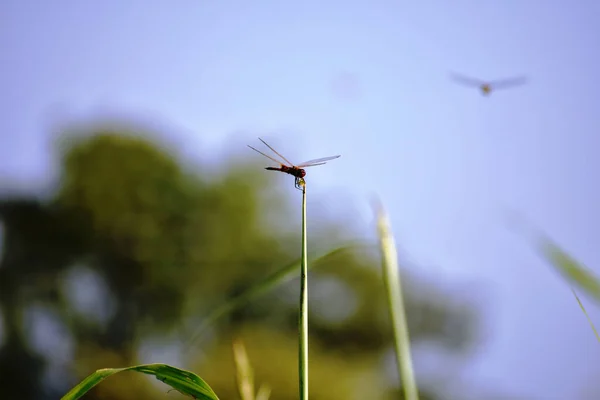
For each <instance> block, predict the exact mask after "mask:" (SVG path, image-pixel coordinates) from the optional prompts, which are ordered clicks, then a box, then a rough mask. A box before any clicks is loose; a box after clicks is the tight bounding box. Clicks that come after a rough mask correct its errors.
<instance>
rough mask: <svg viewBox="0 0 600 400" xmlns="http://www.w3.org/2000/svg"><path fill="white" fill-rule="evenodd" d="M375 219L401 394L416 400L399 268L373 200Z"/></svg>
mask: <svg viewBox="0 0 600 400" xmlns="http://www.w3.org/2000/svg"><path fill="white" fill-rule="evenodd" d="M371 203H372V205H373V208H374V209H375V213H376V215H377V228H378V232H379V241H380V245H381V255H382V268H383V280H384V284H385V288H386V293H387V301H388V308H389V311H390V318H391V320H392V328H393V332H394V345H395V350H396V362H397V365H398V373H399V375H400V377H399V378H400V383H401V385H402V388H403V390H404V398H405V399H407V400H418V398H419V397H418V391H417V384H416V381H415V376H414V371H413V366H412V359H411V354H410V337H409V333H408V327H407V324H406V311H405V309H404V302H403V299H402V284H401V282H400V270H399V267H398V252H397V251H396V244H395V241H394V236H393V234H392V230H391V227H390V222H389V220H388V217H387V214H386V212H385V210H384V208H383V205H382V203H381V201H379V199H378V198H376V197H373V198H372V200H371Z"/></svg>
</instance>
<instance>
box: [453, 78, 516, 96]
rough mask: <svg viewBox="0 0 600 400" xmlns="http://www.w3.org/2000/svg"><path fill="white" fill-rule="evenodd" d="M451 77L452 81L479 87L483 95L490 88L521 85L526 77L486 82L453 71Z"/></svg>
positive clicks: (488, 92) (486, 93)
mask: <svg viewBox="0 0 600 400" xmlns="http://www.w3.org/2000/svg"><path fill="white" fill-rule="evenodd" d="M451 77H452V79H453V80H454V81H456V82H458V83H460V84H462V85H465V86H470V87H477V88H479V90H481V93H482V94H483V95H484V96H488V95H489V94H490V93H491V92H492V90H497V89H508V88H511V87H515V86H521V85H524V84H525V83H527V78H526V77H524V76H519V77H515V78H509V79H501V80H496V81H488V82H486V81H482V80H479V79H474V78H469V77H466V76H464V75H459V74H455V73H452V74H451Z"/></svg>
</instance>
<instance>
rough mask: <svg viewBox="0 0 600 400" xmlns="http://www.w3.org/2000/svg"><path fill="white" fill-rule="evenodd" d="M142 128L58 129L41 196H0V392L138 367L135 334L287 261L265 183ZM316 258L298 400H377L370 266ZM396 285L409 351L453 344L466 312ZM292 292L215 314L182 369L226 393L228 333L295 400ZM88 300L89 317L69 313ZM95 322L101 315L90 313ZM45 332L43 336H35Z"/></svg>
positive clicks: (262, 376)
mask: <svg viewBox="0 0 600 400" xmlns="http://www.w3.org/2000/svg"><path fill="white" fill-rule="evenodd" d="M150 133H152V132H150ZM141 134H142V135H144V136H147V134H148V132H147V131H146V130H145V129H140V128H136V127H131V126H129V127H128V126H126V125H125V126H124V125H119V124H106V125H103V126H91V127H87V128H83V129H77V130H75V131H74V132H67V133H66V134H65V135H64V136H63V138H62V139H61V144H63V145H64V146H62V147H61V148H60V154H59V155H60V160H61V165H62V172H61V179H60V184H59V185H58V187H57V188H56V193H55V195H54V196H53V198H52V199H51V201H48V202H42V201H40V200H36V199H13V198H10V197H7V196H5V197H4V199H2V200H0V219H1V221H2V222H3V224H4V252H3V255H2V259H1V264H0V307H1V310H2V316H3V318H4V324H3V326H4V332H5V333H4V341H3V343H2V347H1V348H0V387H1V388H2V390H3V395H4V396H6V398H20V399H24V400H28V399H44V398H53V399H54V398H56V396H57V394H58V395H60V394H64V392H65V391H66V390H68V388H69V387H70V386H71V385H73V384H74V383H76V382H77V381H79V380H80V379H82V378H83V377H84V376H86V375H88V374H89V373H90V372H92V371H93V370H95V369H98V368H103V367H120V366H128V365H133V364H136V363H139V362H140V360H139V355H138V353H139V351H138V350H139V346H140V345H141V344H142V343H143V342H144V341H145V340H147V339H149V338H155V337H161V336H162V337H168V335H169V333H170V332H172V331H174V330H176V329H178V328H179V329H181V326H182V324H183V323H184V321H186V320H188V319H189V318H190V317H194V316H195V317H196V318H197V317H198V316H199V315H200V316H201V315H204V314H206V313H207V312H208V311H209V310H210V309H211V307H214V306H216V305H218V304H220V303H221V302H223V301H227V300H228V299H230V298H232V297H233V296H235V295H236V294H238V293H240V292H242V291H243V290H245V289H247V288H248V287H250V286H251V285H252V284H254V283H256V282H259V281H260V280H261V279H262V278H263V277H264V276H266V275H267V274H269V273H270V272H272V271H274V270H275V269H277V268H279V267H281V266H283V265H286V264H288V263H289V262H290V260H294V259H296V258H297V257H298V253H297V250H298V248H299V244H300V242H299V237H298V236H297V235H292V234H290V232H289V231H284V230H282V229H281V228H280V227H278V224H277V223H276V222H274V221H279V222H280V221H282V220H289V219H290V218H293V219H295V218H296V216H297V215H298V213H293V214H289V213H288V210H289V209H288V208H287V204H288V201H287V200H286V199H285V198H284V197H283V196H282V195H281V194H276V193H275V194H274V192H276V190H274V189H273V185H272V181H270V180H272V179H275V176H274V174H273V175H269V174H257V173H256V170H255V169H254V168H251V167H250V166H249V165H247V164H241V163H237V162H232V164H230V165H228V166H224V168H223V170H222V172H221V173H220V174H219V175H218V176H208V175H207V173H205V174H203V171H187V170H186V168H184V166H182V165H181V163H180V162H179V161H178V160H177V157H176V156H175V155H173V154H171V153H169V152H168V151H166V150H165V149H164V147H161V146H160V145H157V144H155V143H152V142H151V141H149V140H146V139H143V138H142V137H144V136H142V135H141ZM282 205H283V206H282ZM290 215H291V216H293V217H290ZM291 224H292V225H295V224H297V222H291ZM330 225H331V226H329V227H324V229H323V230H321V231H322V232H329V233H330V232H336V231H343V222H339V221H338V222H336V221H333V222H330ZM311 240H312V241H315V240H318V241H319V246H320V247H321V248H323V247H326V245H327V243H330V244H331V246H333V245H334V244H335V237H332V236H331V235H327V234H322V235H321V236H319V235H317V237H313V238H312V239H311ZM320 263H321V265H320V266H319V268H317V269H314V270H312V272H311V274H310V281H309V282H310V285H311V287H310V295H311V313H312V314H311V319H310V335H311V337H310V340H311V347H310V362H311V386H310V390H311V397H312V398H313V399H316V400H327V399H339V398H347V399H351V398H374V399H378V398H382V399H383V398H389V393H393V392H390V391H393V390H397V388H394V385H393V384H390V383H389V382H386V381H385V379H384V378H383V376H384V373H383V372H384V363H383V358H384V355H385V354H387V353H388V352H389V351H390V349H391V348H392V343H391V337H392V336H391V328H390V325H389V321H388V315H387V310H386V308H385V307H386V305H385V301H384V298H383V296H384V291H383V289H382V282H381V276H380V273H379V269H378V267H377V266H378V265H379V262H378V260H377V259H376V258H375V257H373V256H369V255H367V254H365V253H362V252H351V251H349V252H344V253H342V254H338V255H336V256H335V257H329V258H327V259H325V260H322V261H320ZM81 268H85V269H87V270H88V271H90V273H91V274H92V275H93V276H94V277H95V278H94V279H95V280H93V281H92V283H90V284H89V285H88V284H86V285H87V286H86V287H85V288H84V290H83V294H80V295H76V293H75V292H76V290H75V289H73V288H72V287H71V286H68V285H67V284H66V282H67V281H68V280H69V279H68V277H69V276H71V275H70V274H71V273H73V271H79V270H81ZM80 280H81V279H80ZM94 282H95V283H94ZM98 287H104V288H105V290H104V291H103V292H102V291H100V292H99V291H98V290H99V289H98ZM407 289H408V299H407V307H408V314H409V325H410V330H411V336H412V340H413V342H414V343H418V342H420V341H424V340H427V341H433V342H436V343H440V344H441V345H442V346H446V347H448V348H451V349H461V350H464V349H465V348H466V347H465V346H466V344H468V343H469V342H470V340H471V339H472V337H471V336H470V334H471V332H472V322H473V315H472V314H473V310H472V309H471V308H469V307H466V306H465V305H464V304H461V303H460V302H456V304H454V305H453V303H452V302H449V301H448V300H449V299H448V298H446V297H444V295H443V293H442V292H440V291H439V290H436V289H435V288H434V287H433V286H431V285H427V284H422V283H419V284H418V286H415V287H408V288H407ZM98 293H103V294H98ZM297 295H298V288H297V282H295V281H294V282H290V283H288V284H286V285H285V286H284V287H281V288H279V289H278V290H275V291H273V292H272V293H270V294H267V295H266V296H264V297H263V298H261V299H258V300H257V301H255V302H253V303H252V304H248V306H247V307H245V308H243V309H242V310H239V311H237V312H236V313H233V314H232V315H230V316H229V318H226V319H225V320H224V321H220V322H219V323H218V324H217V326H216V327H215V331H214V332H213V333H214V334H213V335H212V336H211V337H210V338H205V340H204V341H203V342H202V350H203V354H202V355H197V357H196V356H195V357H190V365H187V367H189V368H191V369H193V370H194V371H195V372H197V373H198V374H199V375H200V376H202V377H203V378H204V379H206V380H207V381H208V382H209V384H211V386H212V387H213V389H214V390H215V391H216V392H217V393H218V394H219V396H221V398H223V399H229V398H237V394H236V386H235V370H234V363H233V357H232V354H231V340H232V339H234V338H235V337H239V336H241V337H242V338H243V340H244V342H245V344H246V346H247V348H248V352H249V355H250V358H251V361H252V364H253V367H254V369H255V371H256V377H257V382H265V383H268V384H269V385H270V386H271V387H272V388H273V394H272V398H273V399H294V398H297V382H296V368H297V360H296V358H297V338H296V335H297V326H296V324H297V308H296V307H297V306H296V302H297ZM78 296H79V297H78ZM86 296H87V297H86ZM90 298H91V300H90ZM89 301H92V306H91V308H90V307H88V308H87V311H82V307H83V306H84V305H85V304H87V303H86V302H89ZM36 304H43V305H44V307H45V308H44V309H45V310H53V314H52V315H53V316H54V317H53V318H54V319H55V320H56V321H55V323H56V324H57V325H58V326H61V327H63V328H64V329H63V330H64V332H66V333H64V334H63V335H62V336H60V337H59V338H58V340H59V341H60V342H68V343H71V345H72V348H73V350H72V354H71V355H70V356H69V357H68V360H67V361H66V362H64V363H63V364H60V365H58V366H56V356H52V355H48V352H47V351H41V350H40V349H39V345H37V347H38V348H36V344H35V340H34V339H32V337H39V336H40V333H38V334H37V335H34V334H32V329H33V328H31V327H28V326H25V325H24V324H23V322H22V321H23V314H24V313H25V311H26V310H28V309H29V308H31V307H32V306H35V305H36ZM94 313H100V314H102V315H104V317H103V318H100V319H97V320H94V318H92V317H93V315H92V314H94ZM94 321H95V322H94ZM36 329H37V330H38V331H39V330H42V331H43V329H44V328H43V327H42V328H39V327H38V328H36ZM51 335H55V336H56V335H57V334H56V333H55V332H50V331H49V330H48V331H43V332H41V336H51ZM46 347H49V346H46ZM45 350H49V349H48V348H46V349H45ZM194 350H196V349H189V348H188V349H183V352H185V353H186V354H187V355H188V356H192V355H196V352H195V351H194ZM154 361H165V360H154ZM49 365H53V366H54V367H52V368H49V367H48V366H49ZM183 367H186V366H183ZM57 371H58V372H61V373H58V372H57ZM49 374H50V375H49ZM48 376H50V378H48ZM49 381H50V383H48V382H49ZM145 382H146V381H145V380H143V378H137V377H136V378H132V377H131V376H128V375H125V376H124V377H114V378H111V379H110V380H108V381H106V382H104V383H102V384H101V385H100V386H98V387H97V388H96V389H94V390H93V391H92V392H90V394H89V395H87V396H86V398H89V399H94V398H96V399H109V398H110V399H130V398H141V397H143V398H164V392H165V391H166V390H167V389H166V387H165V386H162V387H161V388H164V390H163V392H161V391H160V390H158V391H157V390H155V389H154V387H153V386H150V385H148V384H147V383H145ZM432 393H435V391H434V390H432ZM169 396H170V397H171V396H174V397H175V398H177V396H178V395H176V394H173V393H171V394H169ZM386 396H387V397H386ZM427 398H428V399H429V398H431V399H433V398H437V397H435V395H433V394H432V395H430V396H428V397H427Z"/></svg>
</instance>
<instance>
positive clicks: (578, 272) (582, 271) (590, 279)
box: [542, 238, 600, 303]
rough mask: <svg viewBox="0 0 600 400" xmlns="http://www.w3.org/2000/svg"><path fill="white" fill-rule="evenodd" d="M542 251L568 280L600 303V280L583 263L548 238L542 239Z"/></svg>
mask: <svg viewBox="0 0 600 400" xmlns="http://www.w3.org/2000/svg"><path fill="white" fill-rule="evenodd" d="M542 240H543V242H542V253H543V254H544V256H545V257H546V259H547V260H548V261H550V263H551V264H552V265H553V266H554V267H555V268H556V269H557V270H558V271H559V272H560V273H561V274H562V275H563V276H564V277H565V278H567V279H568V280H570V281H571V282H573V283H575V284H576V285H577V286H579V288H580V289H581V290H583V291H584V292H586V293H587V294H588V295H590V296H592V297H593V298H594V299H595V300H596V301H597V302H599V303H600V281H599V280H598V278H597V277H596V276H594V275H593V274H592V272H591V271H590V270H589V269H587V268H586V267H585V266H584V265H583V264H581V263H579V262H578V261H577V260H575V259H574V258H573V257H571V256H570V255H569V254H568V253H567V252H565V251H563V250H562V249H561V248H560V247H558V245H556V244H555V243H554V242H552V241H551V240H550V239H548V238H543V239H542Z"/></svg>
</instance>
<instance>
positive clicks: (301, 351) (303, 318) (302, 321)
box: [298, 184, 308, 400]
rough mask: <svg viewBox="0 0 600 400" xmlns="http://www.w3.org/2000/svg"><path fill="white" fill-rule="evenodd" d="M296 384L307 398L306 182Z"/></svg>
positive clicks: (304, 399)
mask: <svg viewBox="0 0 600 400" xmlns="http://www.w3.org/2000/svg"><path fill="white" fill-rule="evenodd" d="M298 331H299V332H298V335H299V345H298V379H299V381H298V384H299V390H300V400H308V260H307V245H306V184H303V185H302V261H301V263H300V310H299V317H298Z"/></svg>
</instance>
